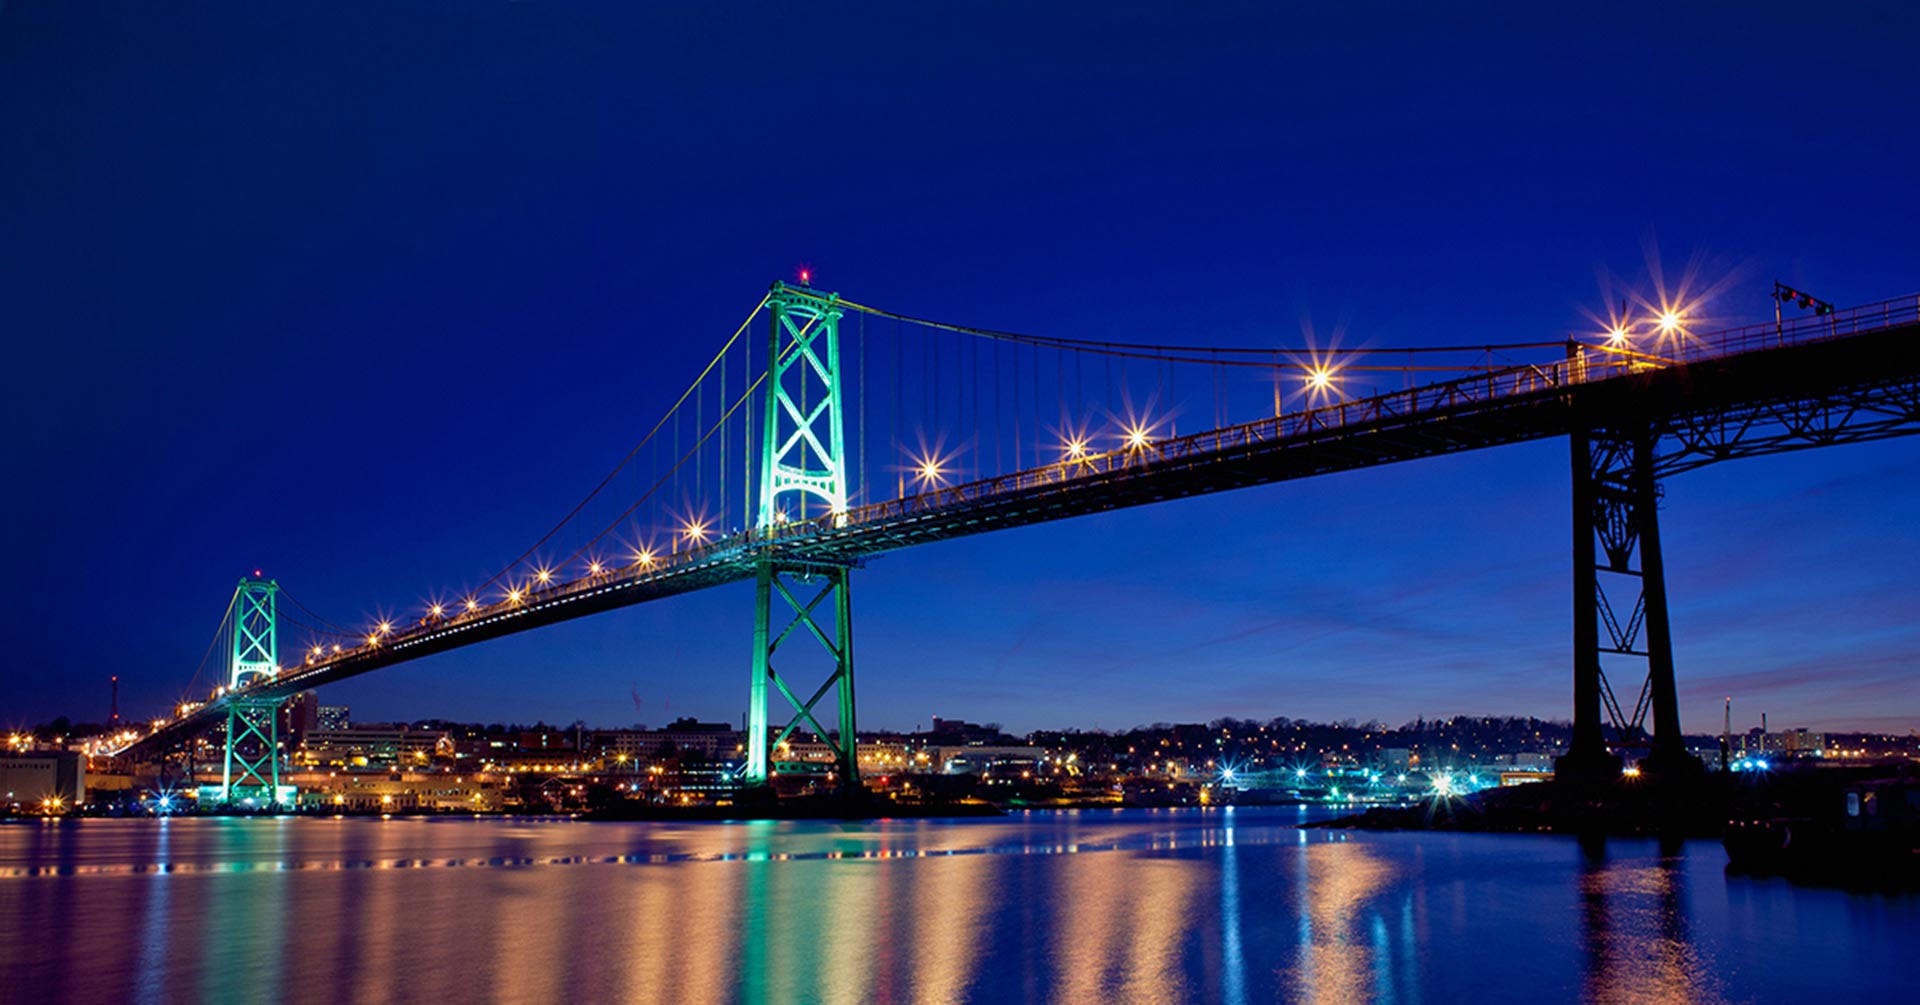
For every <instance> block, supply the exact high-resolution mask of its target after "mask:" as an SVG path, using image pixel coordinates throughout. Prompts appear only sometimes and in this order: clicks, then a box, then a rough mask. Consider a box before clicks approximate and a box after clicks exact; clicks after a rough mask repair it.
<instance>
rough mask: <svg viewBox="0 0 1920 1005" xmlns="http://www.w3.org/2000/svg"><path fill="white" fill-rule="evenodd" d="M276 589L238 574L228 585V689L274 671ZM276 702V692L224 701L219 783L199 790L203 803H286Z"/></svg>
mask: <svg viewBox="0 0 1920 1005" xmlns="http://www.w3.org/2000/svg"><path fill="white" fill-rule="evenodd" d="M279 592H280V584H278V583H276V582H274V581H273V580H270V579H258V578H248V579H242V580H240V585H239V586H238V587H236V588H235V589H234V592H233V608H232V611H233V625H232V629H233V649H232V652H231V656H230V658H229V661H228V664H227V667H228V672H227V686H226V689H227V690H228V691H230V692H239V693H241V694H245V692H246V689H247V688H248V687H249V686H250V685H253V684H255V683H258V682H262V681H271V680H273V678H275V677H276V676H278V675H279V673H280V658H279V657H280V648H279V639H278V636H279V632H278V626H277V624H276V619H275V610H274V607H275V605H274V600H275V596H276V595H277V594H278V593H279ZM280 704H281V700H280V699H279V698H253V697H236V698H234V699H232V700H231V701H229V702H228V703H227V742H226V748H227V749H226V757H225V758H224V759H223V761H222V764H221V769H220V785H219V787H218V788H217V789H216V788H214V787H213V786H207V787H206V788H205V789H203V790H202V792H201V797H200V798H201V801H202V802H203V803H208V804H214V803H218V804H220V805H228V806H231V805H253V806H266V805H271V804H281V805H292V803H293V798H294V792H293V786H291V785H289V786H282V785H281V784H280V762H281V752H280Z"/></svg>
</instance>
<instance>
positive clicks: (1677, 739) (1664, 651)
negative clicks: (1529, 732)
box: [1556, 429, 1691, 779]
mask: <svg viewBox="0 0 1920 1005" xmlns="http://www.w3.org/2000/svg"><path fill="white" fill-rule="evenodd" d="M1570 440H1571V453H1572V464H1573V649H1574V653H1573V661H1574V668H1573V739H1572V742H1571V743H1570V744H1569V746H1568V749H1567V755H1566V756H1565V757H1563V758H1561V760H1560V763H1559V764H1558V765H1556V773H1557V774H1560V775H1561V776H1563V777H1570V778H1574V779H1600V778H1606V777H1611V776H1612V775H1615V774H1617V773H1618V772H1619V768H1620V758H1618V757H1616V756H1614V755H1612V754H1610V753H1609V752H1608V750H1607V744H1606V739H1605V735H1604V720H1606V719H1610V720H1611V721H1612V724H1613V726H1614V729H1615V731H1616V735H1617V737H1618V740H1619V742H1620V743H1621V744H1622V745H1634V746H1637V745H1639V744H1640V743H1641V742H1642V741H1643V740H1645V739H1646V736H1647V733H1646V729H1645V726H1646V720H1647V715H1648V713H1649V712H1651V713H1652V714H1653V727H1654V729H1653V736H1652V746H1651V749H1650V751H1649V754H1648V757H1647V763H1648V765H1649V766H1650V767H1652V768H1657V769H1665V770H1674V771H1678V770H1684V768H1685V767H1686V766H1687V762H1688V761H1689V760H1691V758H1689V756H1688V755H1687V752H1686V745H1685V741H1684V739H1683V738H1682V736H1681V733H1680V704H1679V694H1678V690H1677V687H1676V685H1675V681H1674V672H1673V638H1672V632H1671V628H1670V623H1669V621H1668V619H1667V589H1666V572H1665V566H1664V562H1663V559H1662V555H1661V551H1660V528H1659V517H1658V510H1659V501H1660V490H1659V484H1658V482H1657V481H1656V480H1655V478H1654V473H1653V451H1654V445H1655V443H1656V440H1657V437H1656V436H1655V434H1654V433H1653V432H1652V431H1651V430H1648V429H1633V430H1626V431H1618V430H1588V429H1576V430H1575V431H1574V432H1573V434H1572V435H1571V436H1570ZM1636 580H1637V583H1636V582H1634V581H1636ZM1608 583H1613V584H1614V585H1615V590H1616V593H1617V594H1619V595H1620V596H1624V595H1625V594H1624V591H1622V590H1621V589H1620V587H1621V586H1626V587H1628V588H1629V589H1631V590H1632V591H1633V593H1634V594H1635V599H1634V603H1633V606H1632V608H1631V610H1630V611H1629V612H1628V613H1627V614H1626V615H1625V616H1624V617H1622V615H1621V609H1620V608H1619V607H1618V606H1616V604H1615V601H1614V600H1613V599H1612V598H1609V596H1608V595H1607V590H1606V586H1607V584H1608ZM1603 657H1609V658H1612V659H1615V660H1629V659H1630V660H1640V661H1644V664H1645V667H1646V674H1645V677H1644V678H1643V682H1642V684H1641V686H1640V689H1639V692H1638V697H1637V698H1636V700H1635V701H1634V705H1633V709H1632V713H1631V714H1628V713H1627V712H1625V711H1624V710H1623V708H1622V706H1621V704H1620V702H1619V699H1618V698H1617V697H1616V695H1615V694H1614V691H1613V686H1612V684H1611V682H1610V681H1609V680H1608V677H1607V674H1606V671H1605V669H1604V666H1603ZM1603 713H1604V717H1603Z"/></svg>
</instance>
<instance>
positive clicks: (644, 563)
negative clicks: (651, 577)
mask: <svg viewBox="0 0 1920 1005" xmlns="http://www.w3.org/2000/svg"><path fill="white" fill-rule="evenodd" d="M633 561H634V564H636V565H639V566H641V567H642V568H646V567H649V566H651V565H653V549H651V548H642V549H640V550H639V551H636V552H634V553H633Z"/></svg>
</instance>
